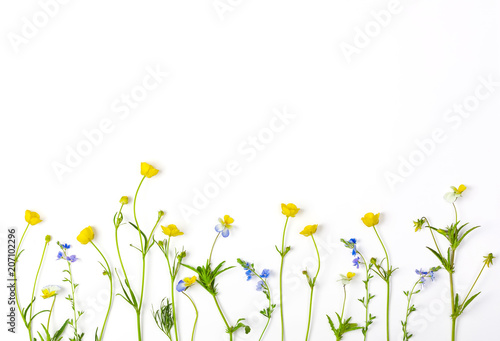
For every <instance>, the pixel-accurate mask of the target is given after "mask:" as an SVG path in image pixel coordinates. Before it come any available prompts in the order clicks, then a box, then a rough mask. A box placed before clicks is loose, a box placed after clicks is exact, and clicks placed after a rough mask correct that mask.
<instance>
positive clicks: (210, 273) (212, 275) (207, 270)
mask: <svg viewBox="0 0 500 341" xmlns="http://www.w3.org/2000/svg"><path fill="white" fill-rule="evenodd" d="M225 262H226V261H223V262H221V263H220V264H219V265H217V266H216V267H215V269H213V270H212V268H211V264H210V262H209V261H208V260H207V263H206V265H205V266H198V267H196V268H194V267H192V266H190V265H187V264H184V263H182V265H183V266H185V267H186V268H188V269H191V270H193V271H194V272H196V273H197V274H198V278H197V279H196V281H197V282H198V283H199V284H200V285H201V286H202V287H203V288H205V290H207V291H208V292H209V293H210V294H211V295H212V296H217V294H218V292H217V284H216V283H215V279H216V278H217V276H219V275H220V274H222V273H223V272H225V271H227V270H230V269H232V268H234V266H230V267H228V268H225V269H223V268H222V267H223V265H224V263H225Z"/></svg>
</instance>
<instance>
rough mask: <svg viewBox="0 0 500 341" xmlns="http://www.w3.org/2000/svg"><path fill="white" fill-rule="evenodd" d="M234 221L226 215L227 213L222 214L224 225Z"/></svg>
mask: <svg viewBox="0 0 500 341" xmlns="http://www.w3.org/2000/svg"><path fill="white" fill-rule="evenodd" d="M232 223H234V219H233V218H231V217H230V216H228V215H227V214H226V215H225V216H224V225H226V226H227V225H231V224H232Z"/></svg>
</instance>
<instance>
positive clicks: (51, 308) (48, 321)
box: [47, 295, 57, 332]
mask: <svg viewBox="0 0 500 341" xmlns="http://www.w3.org/2000/svg"><path fill="white" fill-rule="evenodd" d="M56 297H57V295H56V296H54V300H53V301H52V305H51V306H50V311H49V318H48V319H47V332H50V329H49V326H50V317H51V316H52V310H53V309H54V303H56Z"/></svg>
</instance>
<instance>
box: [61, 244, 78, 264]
mask: <svg viewBox="0 0 500 341" xmlns="http://www.w3.org/2000/svg"><path fill="white" fill-rule="evenodd" d="M59 246H60V247H61V249H62V250H64V252H63V251H59V252H58V253H57V260H59V259H64V260H67V261H68V262H71V263H74V262H76V261H77V260H78V258H76V255H71V256H68V255H66V250H69V249H70V248H71V245H69V244H59Z"/></svg>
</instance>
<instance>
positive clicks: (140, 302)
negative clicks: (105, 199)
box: [133, 176, 146, 341]
mask: <svg viewBox="0 0 500 341" xmlns="http://www.w3.org/2000/svg"><path fill="white" fill-rule="evenodd" d="M144 179H146V176H143V177H142V179H141V182H139V186H137V190H136V191H135V196H134V205H133V211H134V221H135V225H136V226H137V232H138V233H139V239H140V240H141V250H142V278H141V296H140V299H139V305H138V306H137V308H136V314H137V333H138V337H139V341H140V340H142V336H141V308H142V300H143V299H144V281H145V278H146V253H145V250H144V247H145V245H144V242H143V241H142V235H141V228H140V227H139V222H138V221H137V213H136V210H135V205H136V203H137V195H138V194H139V189H140V188H141V185H142V183H143V182H144Z"/></svg>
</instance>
